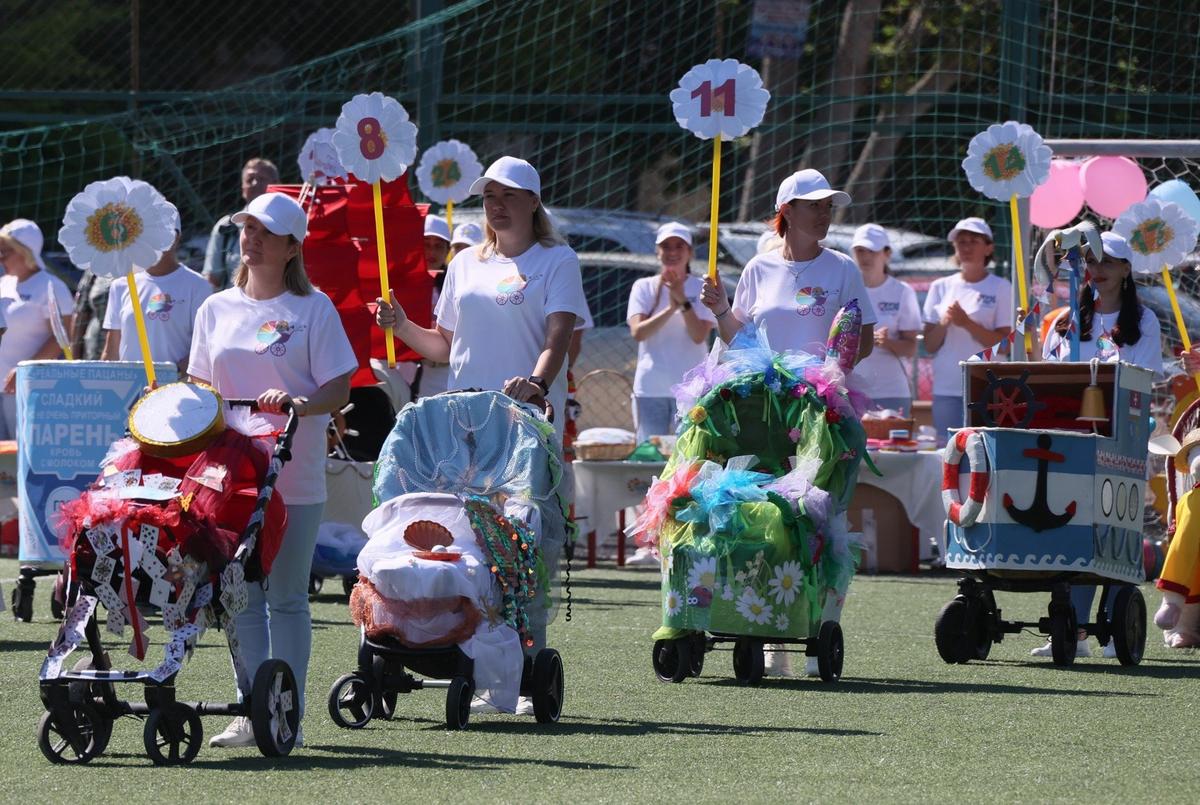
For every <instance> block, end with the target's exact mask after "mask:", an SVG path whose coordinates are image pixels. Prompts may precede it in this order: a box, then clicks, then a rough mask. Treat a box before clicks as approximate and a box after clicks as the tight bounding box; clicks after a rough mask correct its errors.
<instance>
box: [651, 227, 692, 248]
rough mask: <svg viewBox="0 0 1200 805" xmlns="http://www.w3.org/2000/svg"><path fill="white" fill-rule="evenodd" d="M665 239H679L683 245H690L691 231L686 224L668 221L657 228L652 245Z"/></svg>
mask: <svg viewBox="0 0 1200 805" xmlns="http://www.w3.org/2000/svg"><path fill="white" fill-rule="evenodd" d="M667 238H680V239H681V240H682V241H683V242H684V243H686V244H687V245H689V246H691V245H692V230H691V228H689V227H688V226H687V225H686V224H681V223H679V222H678V221H668V222H667V223H665V224H663V225H662V226H660V227H659V228H658V232H657V233H655V235H654V245H655V246H657V245H658V244H660V243H662V242H663V241H664V240H666V239H667Z"/></svg>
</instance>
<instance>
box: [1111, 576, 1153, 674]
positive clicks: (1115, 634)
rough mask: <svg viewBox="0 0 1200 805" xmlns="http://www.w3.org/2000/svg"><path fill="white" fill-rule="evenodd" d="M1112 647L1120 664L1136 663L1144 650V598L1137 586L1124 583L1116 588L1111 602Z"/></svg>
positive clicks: (1140, 659) (1140, 658)
mask: <svg viewBox="0 0 1200 805" xmlns="http://www.w3.org/2000/svg"><path fill="white" fill-rule="evenodd" d="M1109 639H1110V640H1112V641H1114V645H1113V648H1115V649H1116V650H1117V659H1118V660H1120V661H1121V665H1137V664H1138V663H1140V662H1141V661H1142V653H1143V652H1144V651H1145V650H1146V599H1144V598H1142V592H1141V590H1139V589H1138V588H1137V587H1134V586H1132V585H1125V586H1123V587H1121V589H1119V590H1117V599H1116V601H1115V602H1113V616H1112V636H1111V637H1110V638H1109Z"/></svg>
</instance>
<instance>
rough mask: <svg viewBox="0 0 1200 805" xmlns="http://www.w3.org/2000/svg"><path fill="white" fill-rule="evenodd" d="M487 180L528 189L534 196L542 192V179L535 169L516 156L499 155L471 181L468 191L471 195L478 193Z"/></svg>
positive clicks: (519, 188)
mask: <svg viewBox="0 0 1200 805" xmlns="http://www.w3.org/2000/svg"><path fill="white" fill-rule="evenodd" d="M489 182H499V183H500V184H502V185H506V186H508V187H515V188H517V189H518V190H528V191H529V192H530V193H533V194H534V195H535V196H540V195H541V194H542V179H541V177H540V176H538V172H537V170H536V169H535V168H534V167H533V166H532V165H530V164H529V163H528V162H526V161H525V160H523V159H517V158H516V157H500V158H499V159H497V160H496V161H495V162H493V163H492V164H491V165H488V169H487V170H486V171H484V172H483V175H482V176H480V177H479V178H478V179H476V180H475V181H473V182H471V189H470V191H469V192H470V193H471V195H473V196H477V195H480V194H481V193H483V189H484V188H485V187H487V186H488V183H489Z"/></svg>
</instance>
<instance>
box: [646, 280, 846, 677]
mask: <svg viewBox="0 0 1200 805" xmlns="http://www.w3.org/2000/svg"><path fill="white" fill-rule="evenodd" d="M859 321H860V318H859V317H858V315H857V309H856V307H855V306H853V303H852V304H851V305H848V306H847V308H846V309H844V310H843V311H841V312H840V313H839V315H838V318H837V322H838V323H837V324H835V327H834V332H833V333H832V334H831V341H830V344H829V345H828V347H827V349H828V351H829V353H830V355H831V356H832V357H829V358H828V359H826V356H825V355H821V356H819V357H817V356H812V355H807V354H804V353H784V354H776V353H774V352H772V351H771V350H770V348H769V346H768V345H767V343H766V338H765V335H764V334H755V333H753V332H752V331H750V330H749V329H744V330H743V331H742V332H741V333H739V334H738V336H737V337H736V338H735V340H734V342H733V345H732V346H731V347H730V348H729V349H728V350H725V351H724V352H722V351H721V350H720V346H719V345H718V346H717V347H714V350H713V352H712V354H710V356H709V358H708V360H707V361H706V362H705V363H704V364H701V365H700V366H698V367H696V368H695V369H693V370H691V372H689V373H688V374H687V375H686V376H685V377H684V380H683V383H682V384H681V385H680V386H677V387H676V395H677V399H678V403H679V410H680V411H681V412H683V413H682V418H683V424H682V425H681V428H680V431H679V438H678V441H677V442H676V445H675V451H674V454H673V456H672V457H671V460H670V461H669V462H668V463H667V466H666V467H665V468H664V470H663V472H662V475H661V477H660V478H659V479H658V480H657V481H655V482H654V484H653V485H652V486H651V488H650V491H649V493H648V494H647V497H646V507H645V511H644V513H643V515H642V516H641V517H640V518H639V520H638V522H637V523H636V524H635V526H634V529H633V530H634V532H635V533H636V535H637V539H638V541H639V543H641V544H643V545H650V546H654V547H657V548H658V550H659V552H660V553H661V555H662V557H663V565H662V595H663V621H662V628H660V629H659V630H658V631H657V632H655V633H654V649H653V666H654V671H655V674H656V675H657V676H658V678H659V679H660V680H662V681H670V682H682V681H683V680H685V679H686V678H688V677H689V676H699V675H700V673H701V670H702V669H703V666H704V656H705V654H706V653H707V652H709V651H712V650H713V649H714V648H715V647H717V646H718V645H721V644H726V643H732V644H733V672H734V676H735V678H736V679H737V680H738V681H739V682H741V683H742V684H747V685H757V684H758V683H759V682H760V681H761V680H762V677H763V672H764V644H782V645H781V646H780V647H779V650H781V651H791V650H796V649H790V648H784V646H800V647H803V651H804V653H805V654H807V655H808V656H810V657H812V656H815V657H816V659H817V665H818V669H819V672H820V676H821V678H822V679H823V680H824V681H826V682H832V681H836V680H837V679H838V678H840V676H841V673H842V663H843V639H842V630H841V627H840V625H839V624H838V622H837V616H838V614H840V607H841V603H842V601H844V596H845V594H846V590H847V588H848V586H849V583H850V579H851V577H852V576H853V574H854V570H855V567H856V564H857V550H856V546H855V545H854V544H852V535H850V534H849V533H848V529H847V526H846V519H845V510H846V506H847V504H848V502H849V500H850V497H851V495H852V494H853V490H854V485H855V481H856V478H857V470H858V464H859V461H860V459H861V458H862V457H863V456H864V455H865V454H866V451H865V445H866V434H865V431H864V430H863V428H862V426H861V425H860V424H859V421H858V416H857V413H856V410H855V408H854V406H853V405H852V404H851V401H850V398H849V396H848V393H847V391H846V390H845V388H844V386H843V384H842V380H843V378H844V373H843V367H842V366H841V365H840V364H839V362H838V360H837V355H839V354H840V355H841V356H843V360H847V359H852V358H853V355H854V354H855V353H856V352H857V342H858V339H857V332H858V327H859ZM851 333H852V334H853V336H852V342H853V343H848V340H849V339H847V338H845V337H844V336H847V335H849V334H851Z"/></svg>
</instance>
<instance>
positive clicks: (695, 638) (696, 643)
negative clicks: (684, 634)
mask: <svg viewBox="0 0 1200 805" xmlns="http://www.w3.org/2000/svg"><path fill="white" fill-rule="evenodd" d="M689 640H690V641H691V650H692V662H691V668H690V669H689V670H690V672H691V674H692V676H695V677H698V676H700V674H701V673H702V672H703V671H704V650H705V648H706V646H705V641H704V632H696V633H695V634H693V635H691V637H690V638H689Z"/></svg>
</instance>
